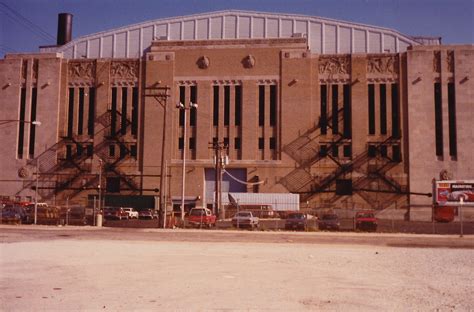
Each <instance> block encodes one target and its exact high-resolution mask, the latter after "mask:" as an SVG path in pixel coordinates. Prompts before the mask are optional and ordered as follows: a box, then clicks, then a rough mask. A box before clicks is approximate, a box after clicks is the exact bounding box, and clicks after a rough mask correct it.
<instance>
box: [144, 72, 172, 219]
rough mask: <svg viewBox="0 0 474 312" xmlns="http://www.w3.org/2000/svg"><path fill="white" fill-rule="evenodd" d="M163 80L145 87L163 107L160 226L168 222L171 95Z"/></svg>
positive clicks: (149, 94)
mask: <svg viewBox="0 0 474 312" xmlns="http://www.w3.org/2000/svg"><path fill="white" fill-rule="evenodd" d="M160 83H161V81H158V82H156V83H155V84H153V85H151V86H149V87H146V88H145V97H152V98H154V99H155V101H156V102H158V104H160V105H161V107H162V108H163V130H162V142H161V144H162V145H161V169H160V170H161V173H160V208H159V214H158V215H159V218H158V220H159V222H158V227H161V226H163V227H164V226H165V223H166V215H164V213H165V210H166V207H165V205H166V203H165V194H164V192H163V190H164V187H165V175H166V169H165V156H166V138H167V134H166V130H167V126H166V121H167V119H168V118H167V106H168V105H167V104H168V98H169V97H170V95H169V90H170V89H171V88H170V87H169V86H168V85H167V86H164V87H160V86H159V85H160Z"/></svg>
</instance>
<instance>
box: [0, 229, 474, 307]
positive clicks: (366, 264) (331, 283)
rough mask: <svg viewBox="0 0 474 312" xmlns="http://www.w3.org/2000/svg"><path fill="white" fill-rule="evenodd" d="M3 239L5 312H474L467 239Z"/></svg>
mask: <svg viewBox="0 0 474 312" xmlns="http://www.w3.org/2000/svg"><path fill="white" fill-rule="evenodd" d="M0 231H1V234H0V235H1V237H0V238H1V244H0V268H1V269H0V272H1V274H0V310H2V311H41V310H44V311H52V310H55V311H76V310H79V311H83V310H93V311H97V310H101V311H129V310H134V311H151V310H153V311H170V310H171V311H176V310H178V311H203V310H206V311H208V310H210V311H314V310H364V311H366V310H373V311H375V310H377V311H379V310H392V311H393V310H398V311H399V310H404V311H406V310H437V309H439V310H441V311H453V310H455V311H468V310H472V309H473V308H474V296H473V295H472V285H473V284H474V270H473V269H474V267H473V263H472V258H473V256H474V237H473V236H470V235H468V236H465V237H463V238H459V237H458V236H449V235H444V236H437V235H436V236H430V235H408V234H396V235H395V234H363V233H278V232H272V233H269V232H248V231H243V232H237V231H199V230H187V231H186V230H175V231H173V230H157V229H111V228H92V227H81V228H79V227H62V228H61V227H46V226H36V227H35V226H26V227H25V226H5V225H4V226H0ZM447 247H450V248H447Z"/></svg>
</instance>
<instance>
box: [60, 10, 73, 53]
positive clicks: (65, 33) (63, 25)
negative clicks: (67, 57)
mask: <svg viewBox="0 0 474 312" xmlns="http://www.w3.org/2000/svg"><path fill="white" fill-rule="evenodd" d="M71 39H72V14H70V13H59V15H58V37H57V45H58V46H62V45H65V44H66V43H68V42H69V41H71Z"/></svg>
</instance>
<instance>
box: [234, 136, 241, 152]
mask: <svg viewBox="0 0 474 312" xmlns="http://www.w3.org/2000/svg"><path fill="white" fill-rule="evenodd" d="M234 147H235V149H236V150H238V149H240V138H234Z"/></svg>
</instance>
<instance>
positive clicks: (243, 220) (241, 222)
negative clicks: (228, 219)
mask: <svg viewBox="0 0 474 312" xmlns="http://www.w3.org/2000/svg"><path fill="white" fill-rule="evenodd" d="M232 225H233V226H235V227H236V228H240V227H249V228H251V229H254V228H258V226H259V219H258V217H254V216H253V214H252V212H251V211H240V212H237V213H236V214H235V215H234V217H233V218H232Z"/></svg>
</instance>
